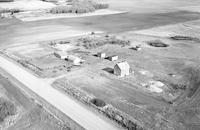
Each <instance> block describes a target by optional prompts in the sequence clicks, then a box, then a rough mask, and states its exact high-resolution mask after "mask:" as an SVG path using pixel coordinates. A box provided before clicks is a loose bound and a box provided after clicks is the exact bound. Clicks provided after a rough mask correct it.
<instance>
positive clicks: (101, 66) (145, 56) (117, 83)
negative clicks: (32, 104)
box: [4, 21, 199, 130]
mask: <svg viewBox="0 0 200 130" xmlns="http://www.w3.org/2000/svg"><path fill="white" fill-rule="evenodd" d="M185 24H187V25H188V26H189V24H191V25H193V26H195V27H197V26H198V21H192V22H187V23H184V24H183V25H182V24H177V25H171V26H169V27H168V26H166V28H167V27H168V28H167V29H166V30H167V31H168V32H169V33H172V32H173V35H172V36H174V35H178V36H179V35H180V36H182V35H183V36H189V35H187V34H188V33H187V29H188V28H187V26H186V25H185ZM164 27H165V26H164ZM164 27H163V28H164ZM173 27H174V28H177V29H174V28H173ZM160 28H161V27H158V28H152V30H150V29H149V30H150V31H154V32H155V34H158V32H163V33H164V29H162V30H161V29H160ZM178 29H179V30H183V29H184V30H185V34H183V33H179V32H178ZM195 29H196V28H194V29H191V30H193V36H196V37H198V31H195ZM157 30H158V31H157ZM150 31H149V32H150ZM180 32H181V31H180ZM148 34H149V35H147V34H144V33H141V32H139V31H128V32H124V33H121V34H118V35H117V36H116V38H119V39H124V41H126V40H129V41H130V44H122V43H123V42H122V43H121V44H117V43H116V44H114V43H112V42H111V43H112V44H109V42H106V41H103V42H99V43H98V39H101V40H103V39H104V38H105V39H109V37H110V38H111V39H112V37H113V36H112V35H106V34H94V35H83V36H78V37H72V38H66V39H63V41H67V42H66V43H65V44H63V43H62V44H61V45H59V46H58V45H57V46H55V45H54V44H57V43H58V41H62V40H57V41H55V43H54V42H50V41H47V42H39V43H32V44H29V45H26V44H25V45H18V46H12V47H10V48H7V49H6V50H4V51H5V52H6V53H9V54H12V55H13V56H14V58H15V57H18V58H19V59H21V60H22V59H23V60H27V61H28V63H30V64H31V65H34V66H36V67H37V68H40V69H42V70H50V71H46V72H45V71H40V73H37V71H35V69H31V70H32V72H34V73H36V74H37V75H39V76H42V77H48V78H49V77H55V80H56V79H57V80H56V81H55V82H53V81H54V80H52V79H51V81H50V82H53V86H54V87H55V88H57V89H59V90H61V91H66V89H67V91H71V90H73V91H74V90H75V92H76V91H78V93H79V91H80V92H83V93H84V94H83V95H88V97H87V98H88V99H92V98H94V97H96V98H99V99H101V100H103V101H105V102H106V104H110V105H112V106H113V107H114V108H115V109H117V110H119V111H120V112H121V113H122V114H124V115H128V117H127V118H132V119H133V120H134V121H135V122H139V123H138V124H139V125H140V126H142V127H143V128H151V129H158V128H163V129H170V128H174V129H177V130H178V129H187V128H188V127H189V126H191V125H192V124H185V122H184V121H180V120H179V118H181V116H178V119H177V118H174V116H172V113H171V112H172V111H173V110H177V111H178V112H176V113H174V114H180V113H181V112H180V111H179V107H180V106H182V105H184V104H185V101H186V99H187V97H188V96H189V95H191V93H193V94H195V91H194V92H192V91H191V92H190V88H187V80H186V79H187V77H185V72H184V71H185V70H186V69H187V68H190V67H191V68H194V69H195V68H198V67H197V66H198V64H199V60H198V59H199V51H198V49H199V48H198V41H192V40H187V42H186V41H184V40H173V39H171V38H170V37H169V36H171V35H165V36H158V35H155V34H151V33H148ZM92 39H97V40H94V41H96V42H97V43H96V42H91V43H90V44H91V45H90V44H89V43H87V41H90V40H92ZM156 40H157V41H162V42H163V43H165V44H166V45H167V46H166V47H154V46H151V45H150V44H148V43H149V42H150V41H151V42H154V41H156ZM104 42H105V44H104ZM93 43H95V46H92V44H93ZM135 45H140V46H141V47H142V50H141V51H135V50H133V49H132V47H133V46H135ZM111 48H112V49H111ZM59 49H64V51H67V52H68V53H70V54H73V55H76V56H80V57H82V58H83V59H84V60H85V63H84V64H83V65H81V66H80V67H71V64H69V63H68V62H67V61H64V60H61V59H58V58H57V57H55V56H54V55H53V52H54V51H56V50H59ZM27 50H28V51H27ZM5 52H4V53H5ZM97 52H105V53H106V55H107V56H111V55H118V56H119V60H117V61H114V62H111V61H109V60H108V59H99V58H98V57H96V56H95V55H96V54H97ZM194 52H195V53H194ZM8 56H10V55H8ZM11 58H13V57H12V56H11ZM124 60H126V61H127V62H128V63H129V64H130V66H131V69H132V71H133V72H134V73H131V74H130V75H129V76H127V77H124V78H119V77H117V76H115V75H114V74H113V72H112V71H113V67H114V65H115V64H116V63H118V62H119V61H124ZM60 66H64V68H63V67H60ZM27 68H29V67H27ZM55 68H57V69H56V70H57V72H55ZM68 68H70V70H69V69H68ZM29 69H30V68H29ZM56 76H60V77H56ZM47 81H48V79H47ZM152 83H155V84H156V83H157V84H159V83H161V84H163V86H160V87H159V86H156V85H155V84H153V85H152ZM63 86H64V87H63ZM149 86H150V87H149ZM68 93H73V92H68ZM193 94H192V95H193ZM72 95H73V94H72ZM195 95H196V94H195ZM192 97H193V96H192ZM87 98H86V99H87ZM197 99H198V98H197ZM194 102H196V100H195V99H194ZM186 104H187V103H186ZM185 110H187V109H185ZM134 121H133V122H134ZM196 121H198V119H196ZM178 123H179V124H178ZM177 124H178V125H177ZM194 127H195V128H199V126H194Z"/></svg>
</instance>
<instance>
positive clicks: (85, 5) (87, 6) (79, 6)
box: [50, 0, 108, 14]
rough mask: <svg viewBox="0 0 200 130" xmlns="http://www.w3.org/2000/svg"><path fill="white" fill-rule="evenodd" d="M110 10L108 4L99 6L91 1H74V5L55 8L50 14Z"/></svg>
mask: <svg viewBox="0 0 200 130" xmlns="http://www.w3.org/2000/svg"><path fill="white" fill-rule="evenodd" d="M105 8H108V4H98V3H96V2H93V1H90V0H83V1H79V0H74V1H73V2H72V5H70V6H69V5H62V6H57V7H54V8H52V9H51V10H50V13H53V14H57V13H58V14H59V13H89V12H93V11H95V10H96V9H105Z"/></svg>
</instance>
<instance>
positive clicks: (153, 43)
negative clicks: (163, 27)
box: [147, 40, 169, 47]
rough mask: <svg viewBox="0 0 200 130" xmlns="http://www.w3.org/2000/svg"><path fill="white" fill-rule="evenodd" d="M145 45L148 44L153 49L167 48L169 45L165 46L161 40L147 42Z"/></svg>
mask: <svg viewBox="0 0 200 130" xmlns="http://www.w3.org/2000/svg"><path fill="white" fill-rule="evenodd" d="M147 44H149V45H150V46H153V47H168V46H169V45H167V44H165V43H164V42H162V41H161V40H152V41H148V42H147Z"/></svg>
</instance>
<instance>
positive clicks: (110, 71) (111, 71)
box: [103, 67, 114, 74]
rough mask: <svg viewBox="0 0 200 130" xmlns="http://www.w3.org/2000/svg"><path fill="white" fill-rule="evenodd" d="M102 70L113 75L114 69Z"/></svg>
mask: <svg viewBox="0 0 200 130" xmlns="http://www.w3.org/2000/svg"><path fill="white" fill-rule="evenodd" d="M103 70H104V71H106V72H108V73H110V74H114V69H113V68H110V67H107V68H104V69H103Z"/></svg>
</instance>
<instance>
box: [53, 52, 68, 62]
mask: <svg viewBox="0 0 200 130" xmlns="http://www.w3.org/2000/svg"><path fill="white" fill-rule="evenodd" d="M54 55H55V56H56V57H58V58H60V59H62V60H65V59H67V56H68V54H67V53H66V52H64V51H57V52H54Z"/></svg>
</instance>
